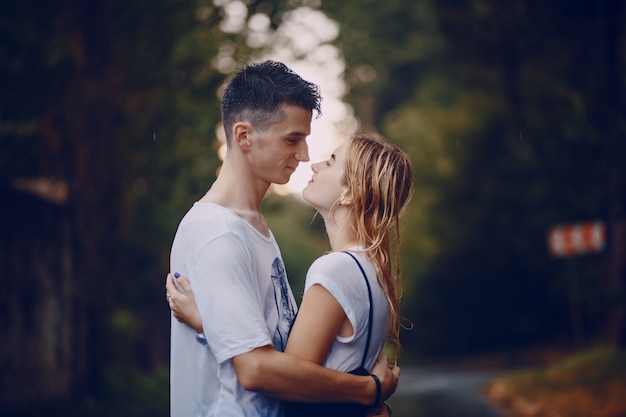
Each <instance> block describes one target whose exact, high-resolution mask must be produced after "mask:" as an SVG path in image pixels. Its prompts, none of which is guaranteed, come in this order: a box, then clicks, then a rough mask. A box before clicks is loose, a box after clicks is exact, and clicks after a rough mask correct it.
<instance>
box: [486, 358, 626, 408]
mask: <svg viewBox="0 0 626 417" xmlns="http://www.w3.org/2000/svg"><path fill="white" fill-rule="evenodd" d="M485 395H486V396H487V398H489V399H490V400H491V401H492V402H493V403H495V404H496V405H497V406H499V407H501V408H503V409H504V410H506V411H508V412H509V413H510V414H512V415H514V416H520V417H626V351H618V350H615V349H612V348H607V347H599V348H594V349H589V350H585V351H582V352H579V353H576V354H574V355H572V356H569V357H567V358H565V359H563V360H561V361H559V362H556V363H554V364H552V365H549V366H546V367H544V368H538V369H531V370H525V371H518V372H514V373H510V374H506V375H503V376H501V377H498V378H496V379H494V380H492V381H490V382H489V383H488V384H487V385H486V387H485Z"/></svg>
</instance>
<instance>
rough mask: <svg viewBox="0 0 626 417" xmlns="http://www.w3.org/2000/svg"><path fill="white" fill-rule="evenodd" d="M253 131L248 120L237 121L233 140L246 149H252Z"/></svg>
mask: <svg viewBox="0 0 626 417" xmlns="http://www.w3.org/2000/svg"><path fill="white" fill-rule="evenodd" d="M251 132H252V128H251V126H250V125H249V124H248V123H246V122H237V123H235V125H234V126H233V141H234V142H235V143H236V144H237V145H239V147H240V148H241V149H242V150H244V151H245V150H248V149H250V139H249V136H250V133H251Z"/></svg>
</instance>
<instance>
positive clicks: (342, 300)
mask: <svg viewBox="0 0 626 417" xmlns="http://www.w3.org/2000/svg"><path fill="white" fill-rule="evenodd" d="M316 284H319V285H321V286H323V287H324V288H325V289H326V290H327V291H328V292H329V293H330V294H331V295H332V296H333V297H335V299H336V300H337V302H338V303H339V305H341V308H342V309H343V311H344V313H345V314H346V317H347V318H348V320H349V321H350V324H351V325H352V328H353V329H355V332H354V334H353V335H352V336H350V337H341V336H337V340H340V341H342V342H344V343H348V342H350V341H352V340H353V339H354V337H355V336H356V335H357V334H360V332H362V331H363V330H364V329H365V324H366V322H367V318H366V317H361V315H359V314H357V311H359V310H363V309H359V308H357V307H358V306H360V305H363V306H366V309H367V308H368V307H369V298H368V296H367V287H366V284H365V281H364V280H363V275H362V274H361V272H360V270H359V268H358V266H357V264H356V263H355V262H354V261H353V260H352V259H351V258H350V257H349V255H347V254H345V253H342V252H334V253H329V254H327V255H324V256H322V257H320V258H318V259H316V260H315V262H313V264H312V265H311V267H310V268H309V270H308V272H307V276H306V282H305V286H304V292H305V294H306V291H307V290H308V289H309V288H310V287H311V286H313V285H316ZM367 311H369V310H367Z"/></svg>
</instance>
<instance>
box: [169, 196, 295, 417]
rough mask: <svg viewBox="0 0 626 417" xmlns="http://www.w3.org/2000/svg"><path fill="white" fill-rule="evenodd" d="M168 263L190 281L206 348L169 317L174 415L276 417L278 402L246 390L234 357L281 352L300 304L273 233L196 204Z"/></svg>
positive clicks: (222, 210)
mask: <svg viewBox="0 0 626 417" xmlns="http://www.w3.org/2000/svg"><path fill="white" fill-rule="evenodd" d="M170 261H171V271H172V272H179V273H181V274H183V275H185V276H187V277H188V278H189V280H190V282H191V286H192V288H193V291H194V295H195V298H196V303H197V305H198V309H199V311H200V315H201V317H202V323H203V327H204V333H205V335H206V339H207V342H208V347H209V348H208V349H207V348H206V347H204V346H202V345H201V344H200V343H198V342H197V340H196V332H195V331H194V330H192V329H191V328H190V327H188V326H186V325H183V324H181V323H179V322H178V321H177V320H176V319H175V318H173V317H172V320H171V364H170V366H171V371H170V396H171V406H170V411H171V416H172V417H191V416H202V417H207V416H219V417H229V416H246V417H248V416H254V417H266V416H267V417H276V416H280V415H281V414H282V407H281V403H280V401H279V400H276V399H274V398H271V397H268V396H265V395H262V394H258V393H255V392H251V391H246V390H245V389H243V387H242V386H241V385H240V384H239V383H238V381H237V375H236V373H235V370H234V368H233V366H232V360H231V359H232V358H233V357H234V356H237V355H239V354H242V353H246V352H250V351H252V350H254V349H256V348H258V347H262V346H267V345H273V346H274V348H275V349H277V350H280V351H283V350H284V348H285V345H286V343H287V335H288V332H289V329H290V328H291V325H292V324H293V320H294V318H295V314H296V311H297V306H296V303H295V300H294V298H293V294H292V293H291V288H290V287H289V283H288V281H287V275H286V273H285V268H284V266H283V261H282V258H281V254H280V250H279V248H278V245H277V244H276V241H275V240H274V237H273V235H271V234H270V237H269V238H268V237H265V236H263V235H262V234H261V233H259V231H258V230H256V229H255V228H254V227H252V225H250V224H249V223H248V222H246V221H245V220H243V219H242V218H241V217H239V216H238V215H237V214H236V213H234V212H233V211H231V210H228V209H226V208H224V207H222V206H219V205H217V204H212V203H195V204H194V205H193V207H192V208H191V209H190V210H189V212H187V214H186V215H185V217H184V218H183V219H182V221H181V222H180V225H179V227H178V230H177V232H176V236H175V238H174V243H173V244H172V252H171V259H170Z"/></svg>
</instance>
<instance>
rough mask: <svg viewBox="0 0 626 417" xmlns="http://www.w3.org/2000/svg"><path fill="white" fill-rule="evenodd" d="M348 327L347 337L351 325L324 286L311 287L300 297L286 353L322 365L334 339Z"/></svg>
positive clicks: (350, 330)
mask: <svg viewBox="0 0 626 417" xmlns="http://www.w3.org/2000/svg"><path fill="white" fill-rule="evenodd" d="M346 323H347V325H346ZM347 326H348V327H349V329H348V331H349V332H350V333H349V334H347V335H346V336H349V335H350V334H352V326H351V325H350V322H349V321H348V320H347V318H346V314H345V313H344V311H343V308H342V307H341V305H340V304H339V302H338V301H337V299H336V298H335V297H334V296H333V295H332V294H331V293H330V292H328V290H326V288H324V287H323V286H321V285H319V284H316V285H312V286H311V287H310V288H309V289H308V290H307V291H306V292H305V293H304V296H303V297H302V303H301V305H300V309H299V310H298V315H297V317H296V321H295V323H294V324H293V327H292V328H291V332H290V333H289V339H287V347H286V348H285V352H286V353H288V354H290V355H293V356H297V357H299V358H302V359H305V360H308V361H309V362H314V363H317V364H320V365H321V364H322V363H323V362H324V361H325V360H326V358H327V357H328V354H329V352H330V349H331V347H332V345H333V342H334V341H335V337H336V336H337V334H339V332H340V331H342V330H344V328H346V327H347ZM344 331H346V330H344Z"/></svg>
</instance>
